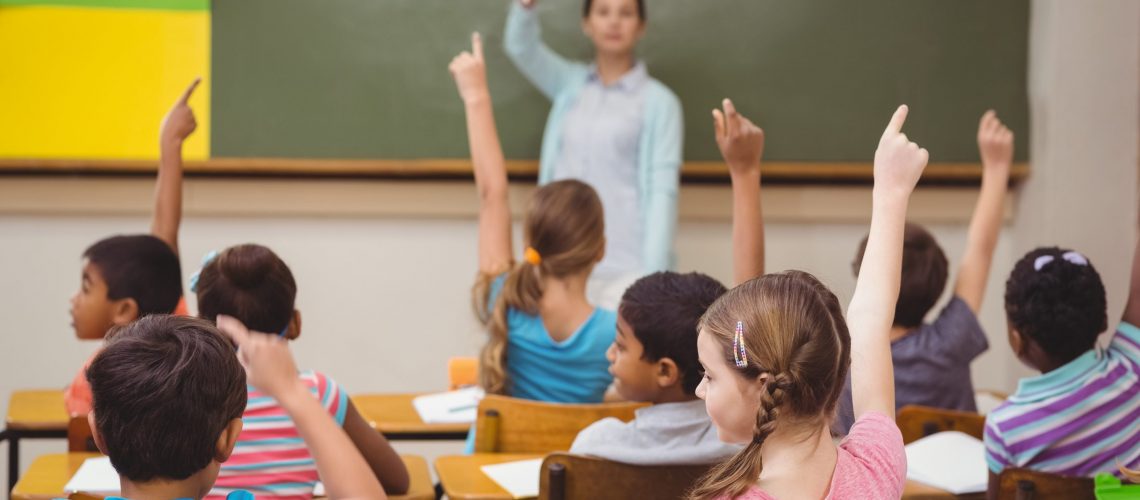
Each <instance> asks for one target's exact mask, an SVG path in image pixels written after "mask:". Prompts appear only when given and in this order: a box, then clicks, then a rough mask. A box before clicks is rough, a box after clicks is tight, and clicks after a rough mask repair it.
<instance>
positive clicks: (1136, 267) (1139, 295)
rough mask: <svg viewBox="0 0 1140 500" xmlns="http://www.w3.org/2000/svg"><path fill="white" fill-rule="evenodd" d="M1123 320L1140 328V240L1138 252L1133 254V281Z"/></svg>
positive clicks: (1130, 285) (1137, 246)
mask: <svg viewBox="0 0 1140 500" xmlns="http://www.w3.org/2000/svg"><path fill="white" fill-rule="evenodd" d="M1123 320H1124V321H1125V322H1126V323H1128V324H1130V325H1133V326H1140V239H1138V240H1137V241H1136V250H1133V253H1132V279H1131V281H1130V284H1129V287H1128V303H1127V304H1125V306H1124V318H1123Z"/></svg>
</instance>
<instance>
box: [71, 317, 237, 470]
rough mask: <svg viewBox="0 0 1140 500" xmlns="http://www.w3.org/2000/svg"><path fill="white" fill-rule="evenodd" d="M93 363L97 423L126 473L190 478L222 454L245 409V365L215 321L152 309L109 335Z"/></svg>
mask: <svg viewBox="0 0 1140 500" xmlns="http://www.w3.org/2000/svg"><path fill="white" fill-rule="evenodd" d="M107 339H108V340H107V345H106V346H105V347H104V348H103V350H102V351H101V352H100V353H99V354H98V355H97V356H95V359H94V360H93V361H92V362H91V366H89V367H88V368H87V380H88V382H90V383H91V394H92V396H93V404H94V412H95V426H96V427H97V428H98V430H99V434H100V436H102V438H103V443H104V444H105V449H104V450H103V451H105V452H107V455H108V456H110V457H111V464H112V465H114V466H115V470H116V471H118V472H119V475H121V476H123V477H125V478H127V479H129V480H131V481H136V482H144V481H151V480H155V479H169V480H182V479H186V478H188V477H190V476H191V475H193V474H195V473H197V472H198V471H200V470H202V469H204V468H205V467H206V466H208V465H209V464H210V462H211V461H212V460H214V459H215V458H216V457H217V448H216V443H217V440H218V436H220V435H221V433H222V432H223V431H224V430H225V429H226V426H228V425H229V423H230V421H231V420H233V419H235V418H239V417H241V415H242V412H244V411H245V403H246V386H245V371H244V370H242V367H241V365H240V364H239V363H238V360H237V356H236V355H235V354H234V346H233V344H231V343H230V342H229V340H227V339H226V338H225V337H224V336H222V334H221V332H219V331H218V330H217V329H216V328H214V326H213V325H212V324H210V323H209V322H207V321H204V320H201V319H198V318H190V317H185V316H168V315H152V316H147V317H145V318H142V319H140V320H138V321H135V322H134V323H130V324H128V325H126V326H123V327H119V328H115V329H113V330H112V331H111V333H109V334H108V335H107Z"/></svg>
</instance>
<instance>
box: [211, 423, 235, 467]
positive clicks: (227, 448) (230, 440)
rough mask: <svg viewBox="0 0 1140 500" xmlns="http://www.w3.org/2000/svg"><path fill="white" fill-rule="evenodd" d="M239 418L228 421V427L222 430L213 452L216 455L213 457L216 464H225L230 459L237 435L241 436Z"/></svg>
mask: <svg viewBox="0 0 1140 500" xmlns="http://www.w3.org/2000/svg"><path fill="white" fill-rule="evenodd" d="M241 427H242V423H241V418H235V419H233V420H230V423H229V425H227V426H226V428H225V429H222V434H221V435H219V436H218V442H217V444H216V445H215V446H216V449H215V450H214V451H215V452H216V453H217V455H216V456H215V457H214V459H216V460H217V461H218V462H225V461H226V460H229V459H230V455H232V454H233V453H234V446H237V442H238V435H240V434H241Z"/></svg>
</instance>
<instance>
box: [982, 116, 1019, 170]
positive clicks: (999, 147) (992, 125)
mask: <svg viewBox="0 0 1140 500" xmlns="http://www.w3.org/2000/svg"><path fill="white" fill-rule="evenodd" d="M978 151H979V152H980V153H981V155H982V166H983V167H984V168H985V169H986V170H990V169H994V168H999V169H1000V168H1005V169H1008V168H1009V166H1010V165H1011V164H1013V132H1012V131H1011V130H1009V127H1006V126H1005V125H1004V124H1003V123H1002V122H1001V120H999V119H998V117H997V112H995V111H994V110H992V109H991V110H989V111H986V113H985V114H984V115H982V119H981V120H980V121H979V122H978Z"/></svg>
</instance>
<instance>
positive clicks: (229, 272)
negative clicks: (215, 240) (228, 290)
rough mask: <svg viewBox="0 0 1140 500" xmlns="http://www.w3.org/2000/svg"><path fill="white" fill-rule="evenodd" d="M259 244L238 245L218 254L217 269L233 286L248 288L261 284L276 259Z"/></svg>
mask: <svg viewBox="0 0 1140 500" xmlns="http://www.w3.org/2000/svg"><path fill="white" fill-rule="evenodd" d="M274 257H275V256H274V255H273V252H272V251H271V250H269V249H268V248H265V247H263V246H261V245H238V246H235V247H231V248H229V249H228V250H226V251H225V252H222V254H221V255H219V256H218V270H219V271H220V272H221V274H222V276H223V277H224V278H225V279H226V281H229V282H230V284H232V285H233V286H235V287H237V288H239V289H243V290H250V289H253V288H257V287H259V286H261V284H262V283H264V282H265V279H266V277H267V276H268V275H269V274H270V272H271V271H272V267H273V265H274V263H275V262H276V261H277V259H276V258H274Z"/></svg>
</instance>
